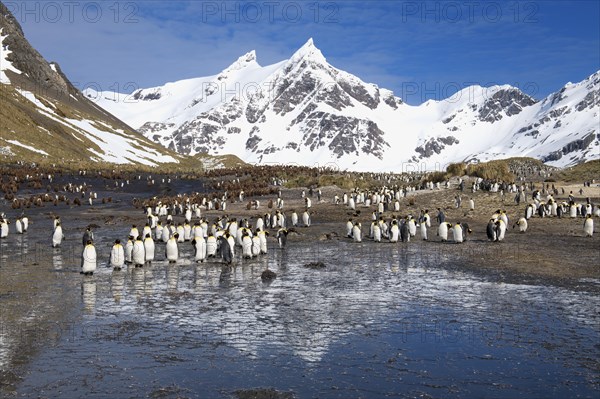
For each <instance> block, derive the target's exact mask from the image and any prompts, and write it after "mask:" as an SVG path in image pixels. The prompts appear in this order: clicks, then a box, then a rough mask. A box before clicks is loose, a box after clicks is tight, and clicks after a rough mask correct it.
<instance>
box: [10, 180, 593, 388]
mask: <svg viewBox="0 0 600 399" xmlns="http://www.w3.org/2000/svg"><path fill="white" fill-rule="evenodd" d="M94 184H95V186H96V189H97V190H98V191H99V196H100V198H102V196H108V195H110V196H112V198H113V202H112V203H110V204H104V205H102V204H99V203H98V205H94V206H91V207H90V206H81V207H73V208H69V207H66V206H64V205H59V206H58V207H53V206H46V207H43V208H32V209H29V210H27V214H28V215H29V217H30V220H31V226H30V231H29V232H28V233H26V234H25V235H23V236H17V235H16V234H15V233H14V230H13V229H12V227H13V226H11V234H10V235H9V237H8V238H7V239H4V240H2V241H0V305H1V309H2V311H1V312H0V323H1V324H0V343H1V345H0V370H1V371H0V393H1V396H6V397H42V398H45V397H48V398H54V397H61V398H77V397H83V396H85V397H90V398H104V397H115V398H117V397H119V398H120V397H125V398H132V397H135V398H137V397H150V398H196V397H201V398H204V397H211V398H212V397H225V398H228V397H234V398H236V397H239V398H247V397H263V398H271V397H273V398H274V397H285V398H288V397H298V398H312V397H320V398H323V397H334V398H335V397H339V398H350V397H352V398H354V397H369V398H372V397H440V398H442V397H443V398H448V397H466V396H467V397H498V398H505V397H516V396H519V397H597V395H598V393H599V392H600V361H599V359H600V344H599V342H600V313H599V312H598V309H600V297H599V295H598V293H599V292H600V272H599V269H598V264H600V242H599V237H598V236H599V235H598V233H596V234H595V236H594V237H593V238H585V237H583V236H582V235H583V234H582V229H581V225H582V221H581V220H580V219H576V220H571V219H569V218H566V219H560V220H559V219H555V218H549V219H532V220H531V221H530V231H528V232H527V233H526V234H523V235H521V234H517V233H515V232H512V231H510V232H509V233H508V235H507V238H506V241H505V242H503V243H489V242H486V241H485V223H486V222H487V218H488V217H489V214H491V213H493V211H494V210H496V209H497V208H498V207H500V205H502V203H501V200H500V198H499V196H498V195H497V194H489V193H476V194H475V195H474V198H475V200H476V211H475V212H466V209H453V208H452V198H453V196H454V195H455V194H456V192H455V191H454V190H448V191H440V192H426V193H419V194H418V195H416V196H415V199H414V201H415V203H414V205H409V204H408V199H406V200H404V202H403V207H402V209H401V213H402V214H406V213H409V212H410V213H413V214H415V211H417V210H418V209H420V208H421V207H427V208H428V209H430V213H431V212H433V209H435V208H437V206H442V207H447V208H448V209H447V215H448V220H449V221H453V222H454V221H458V220H455V219H459V218H460V221H468V223H469V224H470V225H471V228H472V229H473V230H474V233H473V234H472V235H471V236H469V241H468V242H466V243H464V244H452V243H441V242H439V239H438V238H437V237H435V233H434V232H433V230H432V231H430V238H431V241H430V242H423V241H421V240H419V239H418V233H417V237H416V238H417V239H415V240H413V241H411V242H410V243H404V244H403V243H399V244H389V243H382V244H376V243H374V242H372V241H370V240H369V239H365V240H364V241H363V242H362V243H353V242H351V241H350V240H347V239H345V238H344V237H343V235H344V223H345V220H347V218H348V217H350V216H349V215H347V212H349V210H347V209H345V208H344V207H342V206H334V205H331V204H330V203H329V202H330V200H331V196H332V194H333V192H334V189H333V188H327V189H325V190H324V199H326V200H327V203H322V204H316V198H314V199H313V203H314V205H313V209H314V212H315V213H314V215H313V225H312V226H311V227H309V228H297V229H296V230H297V232H298V233H297V234H291V235H290V236H289V239H288V247H287V248H286V249H285V250H283V251H281V250H278V249H276V245H275V241H274V240H273V238H272V237H271V238H270V241H269V253H268V254H267V255H265V256H263V257H260V258H258V259H254V260H242V259H240V258H239V252H240V251H239V250H238V251H237V253H236V256H237V257H238V259H237V260H236V262H235V263H234V265H233V267H231V268H229V267H226V266H224V265H222V264H220V263H219V262H217V261H211V262H208V263H203V264H196V263H193V262H191V258H192V247H191V245H190V244H189V243H185V244H183V246H182V247H180V248H181V251H182V257H181V258H182V259H181V260H180V261H179V262H178V263H177V264H176V265H170V264H168V263H166V261H165V260H164V244H162V243H161V244H158V246H157V257H158V260H157V261H156V262H154V263H153V265H152V266H150V267H144V268H138V269H135V268H131V269H126V270H123V271H120V272H117V271H113V270H112V269H110V268H108V267H105V266H106V264H107V261H108V254H109V252H110V245H111V243H112V242H113V241H114V239H115V238H125V236H126V234H127V233H128V231H129V228H130V227H131V224H132V223H137V224H138V225H139V224H142V225H143V223H144V221H145V219H144V215H143V213H142V211H141V210H136V209H134V208H133V207H131V205H130V203H131V198H132V197H133V196H138V197H139V196H140V195H154V194H156V193H160V192H165V191H166V189H165V187H156V188H151V189H148V187H146V186H144V185H142V184H141V183H140V184H138V185H137V186H136V185H135V184H136V183H132V185H131V187H129V188H128V189H127V190H126V191H127V192H124V191H121V190H118V191H114V190H113V188H112V187H110V186H109V187H108V188H105V183H104V182H103V181H102V180H98V181H95V182H94ZM177 184H182V185H185V187H180V186H178V185H177ZM167 189H168V187H167ZM192 189H194V190H195V189H199V188H197V186H196V185H194V184H191V183H189V182H185V183H178V182H174V183H173V187H172V188H171V192H177V191H180V190H181V191H186V190H192ZM152 190H156V192H155V193H153V192H151V191H152ZM336 191H337V192H339V193H341V192H342V191H341V190H336ZM299 193H300V191H299V190H289V191H286V192H284V198H286V207H285V209H286V211H287V212H288V213H289V211H290V210H291V209H293V208H294V207H296V209H298V210H299V209H301V208H300V207H301V201H300V196H299ZM468 195H470V194H464V196H468ZM465 199H466V198H463V208H464V206H465V205H464V203H465V202H466V201H465ZM266 200H267V199H266V198H264V199H263V201H262V203H263V204H266V202H267V201H266ZM243 205H244V204H239V203H238V204H231V205H230V206H229V208H228V209H227V213H228V214H230V215H232V216H237V217H246V216H253V215H256V214H258V213H264V212H266V211H267V209H266V207H263V208H262V210H261V211H260V212H256V211H246V210H245V207H244V206H243ZM502 207H503V208H505V209H507V211H508V213H509V216H510V217H511V219H512V221H514V220H516V217H517V216H520V214H521V213H522V208H523V206H520V207H516V206H513V205H512V204H509V203H506V204H505V205H504V206H502ZM358 209H362V212H361V215H360V216H358V217H355V219H358V220H360V221H362V222H363V226H364V227H363V233H364V232H366V226H367V225H368V222H369V219H370V211H369V208H361V207H359V208H358ZM2 210H4V211H5V212H6V213H7V214H8V216H9V218H10V219H11V220H13V221H14V218H15V216H17V215H18V214H20V211H13V210H10V209H8V207H6V206H4V207H3V208H2ZM465 212H466V215H465ZM52 213H56V214H59V215H60V216H61V218H62V220H63V225H64V227H65V235H66V237H67V240H66V241H64V242H63V245H62V247H61V248H60V249H52V248H51V247H50V230H51V223H52V222H51V220H52V219H51V218H52ZM218 214H219V212H217V211H212V212H209V213H208V215H209V217H211V218H212V216H216V215H218ZM176 219H177V217H176ZM596 222H598V221H597V220H596ZM90 223H93V224H96V225H98V226H99V227H98V228H96V229H95V234H96V247H97V248H98V253H99V268H98V271H97V272H96V273H95V274H94V276H93V277H84V276H81V275H80V274H79V265H80V252H81V235H82V233H83V229H84V228H85V226H87V225H88V224H90ZM433 225H434V226H435V225H436V224H435V223H433ZM326 233H328V234H329V238H330V239H328V238H327V237H326V236H325V234H326ZM332 233H335V234H332ZM336 235H337V237H336ZM311 262H312V263H316V262H322V263H323V264H324V266H325V267H312V268H309V267H305V266H306V265H307V264H309V263H311ZM267 267H268V268H269V269H270V270H273V271H274V272H276V273H277V277H276V278H275V279H274V280H273V281H271V282H270V283H263V281H262V280H261V273H262V272H263V271H264V270H265V269H266V268H267Z"/></svg>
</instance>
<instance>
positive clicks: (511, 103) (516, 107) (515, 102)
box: [479, 89, 536, 123]
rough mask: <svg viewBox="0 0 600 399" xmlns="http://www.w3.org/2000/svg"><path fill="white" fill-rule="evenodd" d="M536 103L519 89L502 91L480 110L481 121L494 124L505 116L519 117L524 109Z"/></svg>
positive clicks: (487, 101) (495, 94)
mask: <svg viewBox="0 0 600 399" xmlns="http://www.w3.org/2000/svg"><path fill="white" fill-rule="evenodd" d="M535 103H536V101H535V100H534V99H533V98H531V97H529V96H528V95H527V94H525V93H523V92H522V91H521V90H519V89H509V90H500V91H498V92H496V93H494V95H493V96H491V97H490V98H489V99H488V100H486V101H485V102H484V104H483V106H482V107H481V108H480V109H479V120H480V121H482V122H490V123H494V122H496V121H499V120H500V119H502V115H503V114H506V115H507V116H513V115H517V114H519V113H521V111H522V110H523V108H525V107H528V106H530V105H533V104H535Z"/></svg>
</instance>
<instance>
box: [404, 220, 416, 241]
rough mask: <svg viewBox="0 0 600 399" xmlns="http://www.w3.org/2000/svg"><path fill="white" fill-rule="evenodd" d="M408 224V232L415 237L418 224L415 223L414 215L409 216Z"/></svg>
mask: <svg viewBox="0 0 600 399" xmlns="http://www.w3.org/2000/svg"><path fill="white" fill-rule="evenodd" d="M406 223H407V224H408V233H409V234H410V236H411V237H414V236H416V235H417V225H416V223H415V219H414V218H413V217H412V216H409V217H408V222H406Z"/></svg>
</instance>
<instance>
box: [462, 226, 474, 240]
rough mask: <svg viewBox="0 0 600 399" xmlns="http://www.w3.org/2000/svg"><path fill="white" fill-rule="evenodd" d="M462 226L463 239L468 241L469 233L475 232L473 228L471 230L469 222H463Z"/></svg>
mask: <svg viewBox="0 0 600 399" xmlns="http://www.w3.org/2000/svg"><path fill="white" fill-rule="evenodd" d="M460 227H462V230H463V231H462V233H463V241H467V236H468V235H469V234H471V233H472V232H473V230H471V229H470V228H469V224H468V223H461V224H460Z"/></svg>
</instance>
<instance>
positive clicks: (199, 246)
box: [194, 237, 216, 262]
mask: <svg viewBox="0 0 600 399" xmlns="http://www.w3.org/2000/svg"><path fill="white" fill-rule="evenodd" d="M194 242H195V243H194V249H195V251H196V252H195V254H194V260H195V261H196V262H203V261H204V259H206V255H207V245H206V241H204V237H195V238H194ZM215 250H216V248H215Z"/></svg>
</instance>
